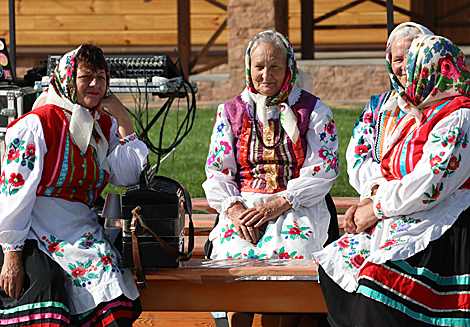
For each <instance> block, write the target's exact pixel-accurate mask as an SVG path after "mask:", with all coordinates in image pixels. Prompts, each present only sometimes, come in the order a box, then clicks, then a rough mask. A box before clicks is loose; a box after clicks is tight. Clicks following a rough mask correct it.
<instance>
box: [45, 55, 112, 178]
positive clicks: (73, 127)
mask: <svg viewBox="0 0 470 327" xmlns="http://www.w3.org/2000/svg"><path fill="white" fill-rule="evenodd" d="M80 48H81V46H79V47H78V48H77V49H75V50H72V51H70V52H68V53H66V54H65V55H64V56H62V58H61V59H60V61H59V63H58V64H57V67H56V69H55V70H54V73H53V74H52V77H51V82H50V85H49V89H48V94H47V100H46V104H54V105H56V106H59V107H61V108H63V109H65V110H67V111H69V112H70V113H71V117H70V123H69V132H70V136H71V137H72V139H73V141H74V143H75V144H76V145H77V146H78V147H79V148H80V151H82V152H83V153H85V152H86V151H87V149H88V145H91V146H92V147H94V148H95V150H96V153H97V157H98V161H99V163H100V166H101V168H103V169H104V170H106V171H107V172H109V171H110V169H109V166H108V162H107V159H106V157H107V154H108V141H107V140H106V138H105V136H104V135H103V132H102V131H101V128H100V125H99V123H98V122H97V119H99V115H98V114H97V113H96V114H94V115H92V114H91V113H90V111H89V109H87V108H84V107H82V106H81V105H79V104H78V103H77V102H76V101H77V95H76V85H75V79H76V74H77V70H78V67H77V63H76V56H77V53H78V50H80ZM107 82H108V83H107V85H109V76H107ZM90 109H91V108H90ZM64 113H65V115H66V116H67V115H68V113H66V112H64ZM93 129H94V130H95V131H96V133H97V134H98V135H99V141H98V142H96V140H95V138H94V137H93V136H92V134H93Z"/></svg>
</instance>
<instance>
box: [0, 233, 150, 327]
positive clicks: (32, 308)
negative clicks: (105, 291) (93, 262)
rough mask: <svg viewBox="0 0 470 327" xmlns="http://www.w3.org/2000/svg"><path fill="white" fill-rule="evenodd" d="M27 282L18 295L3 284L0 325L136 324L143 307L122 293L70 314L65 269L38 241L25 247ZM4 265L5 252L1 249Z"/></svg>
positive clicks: (116, 325) (92, 326)
mask: <svg viewBox="0 0 470 327" xmlns="http://www.w3.org/2000/svg"><path fill="white" fill-rule="evenodd" d="M23 264H24V270H25V278H24V286H23V289H22V293H21V296H20V297H19V298H18V299H14V298H10V297H9V296H8V295H7V294H6V293H5V292H4V291H3V290H2V289H1V288H0V326H8V327H13V326H15V327H20V326H35V327H46V326H47V327H62V326H87V327H94V326H109V327H118V326H132V323H133V321H134V320H136V319H137V318H138V317H139V315H140V313H141V311H142V309H141V306H140V300H139V299H136V300H135V301H131V300H129V299H128V298H126V297H125V296H121V297H119V298H117V299H115V300H113V301H110V302H105V303H100V304H99V305H98V306H97V307H96V308H95V309H93V310H91V311H89V312H86V313H84V314H80V315H70V313H69V309H68V301H69V300H68V298H67V295H66V292H65V288H64V283H65V278H64V274H63V272H62V269H61V268H60V267H59V265H57V264H56V263H55V262H54V261H53V260H51V259H50V258H49V257H48V256H47V255H46V254H45V253H43V252H42V251H41V250H39V248H38V246H37V242H36V241H32V240H27V241H26V243H25V246H24V250H23ZM0 265H2V266H3V253H1V252H0Z"/></svg>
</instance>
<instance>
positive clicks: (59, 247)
mask: <svg viewBox="0 0 470 327" xmlns="http://www.w3.org/2000/svg"><path fill="white" fill-rule="evenodd" d="M41 243H42V245H44V247H45V248H46V249H47V251H49V253H50V254H52V255H53V256H54V255H55V256H56V257H63V256H64V254H63V252H64V249H63V248H64V246H65V245H67V244H68V243H67V242H65V241H64V240H60V239H57V238H56V237H55V236H54V235H51V236H50V237H49V239H48V238H47V236H43V237H42V238H41Z"/></svg>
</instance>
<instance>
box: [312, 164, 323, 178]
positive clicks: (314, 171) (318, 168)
mask: <svg viewBox="0 0 470 327" xmlns="http://www.w3.org/2000/svg"><path fill="white" fill-rule="evenodd" d="M320 170H321V167H320V166H315V167H313V173H312V176H315V175H316V174H317V173H318V172H319V171H320Z"/></svg>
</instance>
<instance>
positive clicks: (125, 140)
mask: <svg viewBox="0 0 470 327" xmlns="http://www.w3.org/2000/svg"><path fill="white" fill-rule="evenodd" d="M138 139H139V138H138V137H137V134H136V133H135V132H134V133H132V134H130V135H127V136H126V137H125V138H123V139H119V143H120V144H121V145H125V144H127V143H130V142H133V141H135V140H138Z"/></svg>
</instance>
